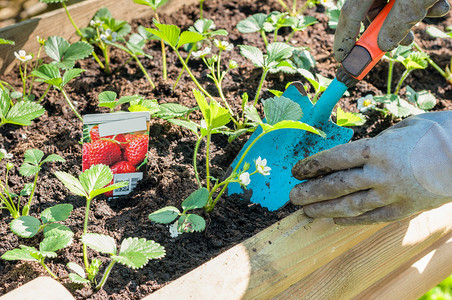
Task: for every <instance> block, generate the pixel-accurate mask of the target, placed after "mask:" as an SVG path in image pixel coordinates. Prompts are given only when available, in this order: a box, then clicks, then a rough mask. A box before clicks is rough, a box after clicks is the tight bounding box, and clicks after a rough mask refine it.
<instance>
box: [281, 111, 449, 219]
mask: <svg viewBox="0 0 452 300" xmlns="http://www.w3.org/2000/svg"><path fill="white" fill-rule="evenodd" d="M292 174H293V176H294V177H295V178H297V179H299V180H305V179H308V181H304V182H302V183H300V184H298V185H296V186H295V187H294V188H293V189H292V191H291V192H290V200H291V201H292V203H294V204H296V205H303V206H304V207H303V208H304V212H305V213H306V215H308V216H309V217H312V218H334V221H335V222H336V223H337V224H341V225H354V224H371V223H384V222H389V221H394V220H398V219H402V218H405V217H408V216H410V215H412V214H415V213H418V212H421V211H425V210H429V209H431V208H435V207H438V206H440V205H442V204H444V203H447V202H450V201H452V111H444V112H432V113H425V114H421V115H418V116H414V117H410V118H407V119H405V120H403V121H401V122H399V123H398V124H396V125H395V126H393V127H391V128H389V129H387V130H385V131H383V132H382V133H380V134H379V135H377V136H376V137H374V138H370V139H362V140H359V141H356V142H351V143H348V144H344V145H339V146H336V147H334V148H332V149H329V150H325V151H323V152H320V153H317V154H315V155H313V156H310V157H308V158H306V159H304V160H300V161H299V162H297V164H296V165H295V166H294V167H293V169H292Z"/></svg>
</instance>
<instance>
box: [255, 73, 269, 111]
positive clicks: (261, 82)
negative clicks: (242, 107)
mask: <svg viewBox="0 0 452 300" xmlns="http://www.w3.org/2000/svg"><path fill="white" fill-rule="evenodd" d="M267 73H268V69H264V72H262V76H261V81H260V82H259V86H258V87H257V92H256V96H255V97H254V103H253V106H254V107H256V104H257V100H259V96H260V93H261V89H262V86H263V85H264V80H265V77H267Z"/></svg>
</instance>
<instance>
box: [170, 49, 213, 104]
mask: <svg viewBox="0 0 452 300" xmlns="http://www.w3.org/2000/svg"><path fill="white" fill-rule="evenodd" d="M173 50H174V51H175V52H176V55H177V57H178V58H179V60H180V62H181V63H182V65H183V66H184V68H185V69H186V70H187V73H188V75H190V78H191V80H193V82H194V83H195V85H196V87H198V89H199V90H200V91H201V92H203V93H204V94H205V95H206V96H207V97H208V98H209V99H211V100H215V99H214V98H213V97H212V95H210V94H209V92H207V91H206V90H205V89H204V88H203V87H202V86H201V84H199V82H198V80H196V78H195V76H194V75H193V73H192V72H191V71H190V69H189V68H188V66H187V64H186V63H185V61H184V59H183V58H182V56H181V55H180V53H179V51H177V49H176V48H173Z"/></svg>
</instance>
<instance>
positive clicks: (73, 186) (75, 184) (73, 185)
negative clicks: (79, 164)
mask: <svg viewBox="0 0 452 300" xmlns="http://www.w3.org/2000/svg"><path fill="white" fill-rule="evenodd" d="M55 176H56V177H57V178H58V179H59V180H60V181H61V182H62V183H63V184H64V186H65V187H66V188H68V189H69V190H70V191H71V192H72V193H74V194H76V195H79V196H82V197H88V194H87V193H86V192H85V190H84V189H83V186H82V184H81V183H80V181H79V180H78V179H77V178H75V177H74V176H72V175H71V174H69V173H66V172H61V171H56V172H55Z"/></svg>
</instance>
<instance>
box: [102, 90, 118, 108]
mask: <svg viewBox="0 0 452 300" xmlns="http://www.w3.org/2000/svg"><path fill="white" fill-rule="evenodd" d="M116 97H117V94H116V93H115V92H113V91H104V92H102V93H100V94H99V97H98V98H99V106H103V107H108V108H110V109H112V108H115V106H116Z"/></svg>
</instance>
